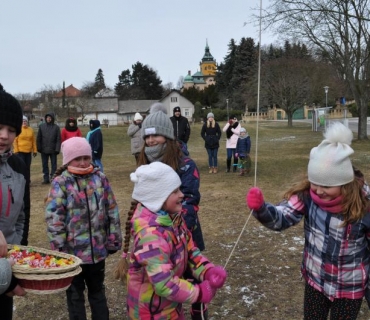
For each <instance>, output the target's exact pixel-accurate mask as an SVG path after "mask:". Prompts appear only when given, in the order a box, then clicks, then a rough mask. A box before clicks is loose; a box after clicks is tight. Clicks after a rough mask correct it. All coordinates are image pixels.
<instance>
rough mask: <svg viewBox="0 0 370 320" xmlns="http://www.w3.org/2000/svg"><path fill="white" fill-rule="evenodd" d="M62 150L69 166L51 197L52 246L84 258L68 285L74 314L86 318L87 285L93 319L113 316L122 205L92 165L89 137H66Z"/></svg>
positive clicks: (62, 171)
mask: <svg viewBox="0 0 370 320" xmlns="http://www.w3.org/2000/svg"><path fill="white" fill-rule="evenodd" d="M62 153H63V166H62V167H61V168H59V169H58V170H57V171H56V173H55V176H54V178H53V181H52V183H51V187H50V191H49V194H48V197H47V200H46V223H47V234H48V237H49V240H50V245H51V248H52V249H53V250H59V251H62V252H65V253H69V254H73V255H75V256H77V257H79V258H80V259H81V260H82V262H83V264H82V266H81V267H82V272H81V273H80V274H79V275H77V276H75V277H74V278H73V281H72V285H71V286H70V287H69V288H68V289H67V304H68V312H69V317H70V319H86V310H85V299H84V290H85V285H86V286H87V289H88V299H89V303H90V307H91V314H92V319H109V312H108V307H107V300H106V297H105V289H104V272H105V259H106V258H107V256H108V254H111V253H114V252H116V251H117V250H120V249H121V245H122V235H121V225H120V217H119V212H118V206H117V203H116V199H115V196H114V194H113V191H112V189H111V187H110V185H109V182H108V179H107V178H106V176H105V175H104V174H103V173H102V172H101V171H100V170H98V168H96V167H94V166H93V165H92V164H91V147H90V145H89V143H88V142H87V140H86V139H85V138H80V137H73V138H69V139H68V140H66V141H64V142H63V144H62Z"/></svg>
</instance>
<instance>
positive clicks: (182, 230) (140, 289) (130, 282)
mask: <svg viewBox="0 0 370 320" xmlns="http://www.w3.org/2000/svg"><path fill="white" fill-rule="evenodd" d="M131 233H132V235H133V237H134V245H133V249H132V252H131V255H130V266H129V270H128V278H127V290H128V294H127V311H128V318H129V319H153V320H167V319H185V318H184V313H183V308H182V303H184V302H185V303H189V304H191V303H194V302H196V301H197V299H198V296H199V289H198V287H196V286H194V285H193V284H192V283H191V282H189V281H187V280H186V279H184V272H185V270H189V271H190V272H191V274H192V275H193V276H194V278H196V279H199V280H200V281H203V277H204V274H205V272H206V271H207V270H208V269H209V268H211V267H214V265H213V264H212V263H210V262H209V261H208V259H207V258H206V257H204V256H203V255H202V254H201V252H200V251H199V249H198V248H197V247H195V246H194V242H193V240H192V238H191V233H190V232H189V231H188V229H187V228H186V225H185V222H184V220H183V218H182V216H181V214H178V215H177V216H175V217H174V218H173V219H171V217H170V216H169V215H168V214H166V213H164V212H163V215H161V214H159V213H152V212H151V211H149V210H148V209H147V208H145V207H142V206H139V207H138V208H137V209H136V211H135V213H134V215H133V217H132V220H131Z"/></svg>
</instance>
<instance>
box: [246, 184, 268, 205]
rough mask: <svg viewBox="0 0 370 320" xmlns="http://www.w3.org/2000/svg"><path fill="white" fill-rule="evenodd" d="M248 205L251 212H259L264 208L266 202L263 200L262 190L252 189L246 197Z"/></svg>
mask: <svg viewBox="0 0 370 320" xmlns="http://www.w3.org/2000/svg"><path fill="white" fill-rule="evenodd" d="M245 200H246V203H247V206H248V207H249V209H251V210H258V209H260V208H261V207H262V205H263V204H264V202H265V200H264V199H263V193H262V190H261V189H259V188H257V187H254V188H251V189H250V190H249V192H248V194H247V196H246V199H245Z"/></svg>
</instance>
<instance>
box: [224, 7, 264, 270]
mask: <svg viewBox="0 0 370 320" xmlns="http://www.w3.org/2000/svg"><path fill="white" fill-rule="evenodd" d="M259 26H260V30H259V47H258V86H257V122H256V152H255V159H254V186H256V185H257V159H258V157H257V154H258V124H259V113H260V88H261V47H262V42H261V41H262V0H260V24H259ZM252 212H253V210H251V212H250V213H249V216H248V218H247V221H246V222H245V224H244V227H243V229H242V231H241V232H240V234H239V237H238V239H237V240H236V242H235V245H234V247H233V249H232V250H231V252H230V255H229V257H228V258H227V260H226V263H225V265H224V269H226V266H227V264H228V263H229V261H230V258H231V256H232V255H233V253H234V250H235V248H236V246H237V245H238V243H239V240H240V238H241V236H242V234H243V232H244V230H245V228H246V226H247V224H248V222H249V219H250V217H251V216H252Z"/></svg>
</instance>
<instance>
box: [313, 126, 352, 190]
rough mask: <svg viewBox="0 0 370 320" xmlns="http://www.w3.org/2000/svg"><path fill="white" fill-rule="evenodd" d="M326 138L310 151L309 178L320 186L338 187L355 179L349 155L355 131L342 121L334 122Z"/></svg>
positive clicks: (325, 135)
mask: <svg viewBox="0 0 370 320" xmlns="http://www.w3.org/2000/svg"><path fill="white" fill-rule="evenodd" d="M324 137H325V139H324V140H323V141H322V142H321V143H320V144H319V145H318V146H317V147H315V148H312V150H311V153H310V161H309V163H308V180H309V181H310V182H312V183H314V184H317V185H319V186H328V187H336V186H342V185H345V184H347V183H349V182H351V181H353V179H354V171H353V167H352V163H351V160H350V158H349V156H350V155H351V154H352V153H353V152H354V151H353V149H352V148H351V147H350V144H351V142H352V139H353V133H352V131H351V130H350V129H348V128H347V127H346V126H345V125H343V124H342V123H340V122H334V123H333V124H332V125H331V126H330V127H329V128H328V129H327V131H326V133H325V134H324Z"/></svg>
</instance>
